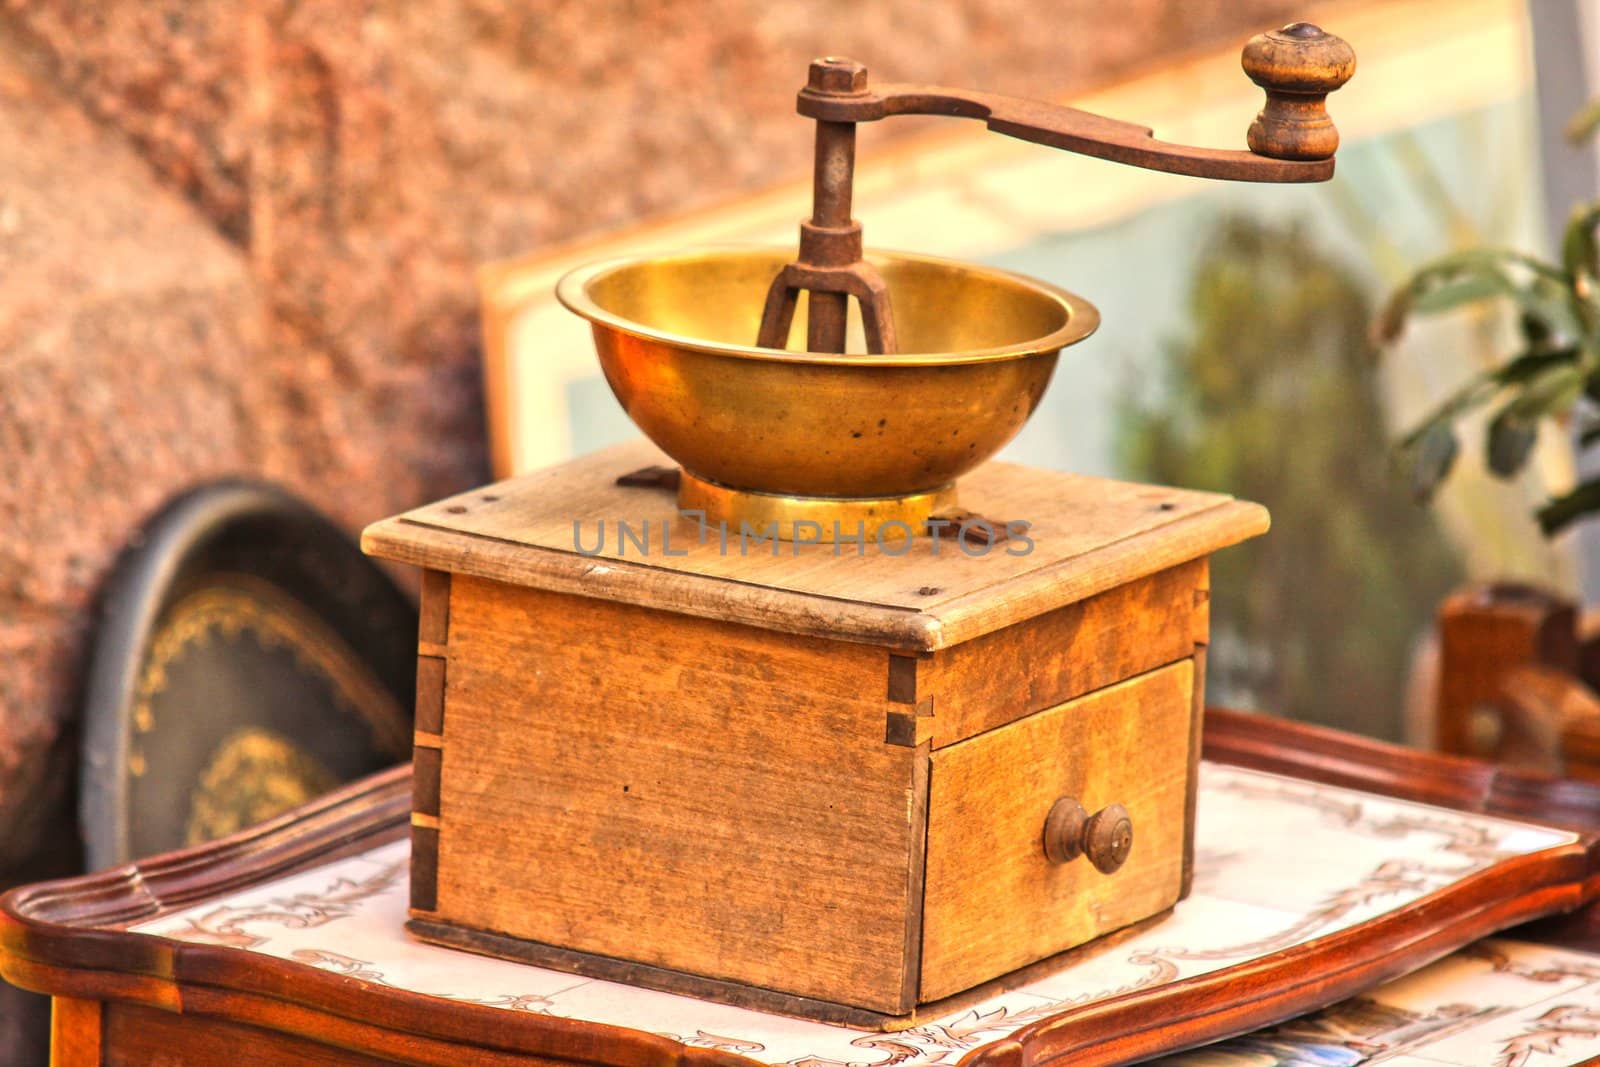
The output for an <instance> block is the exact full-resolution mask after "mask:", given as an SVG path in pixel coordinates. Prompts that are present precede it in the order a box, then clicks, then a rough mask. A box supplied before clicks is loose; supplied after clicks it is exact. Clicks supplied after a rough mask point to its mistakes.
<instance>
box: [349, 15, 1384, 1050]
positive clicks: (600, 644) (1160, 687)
mask: <svg viewBox="0 0 1600 1067" xmlns="http://www.w3.org/2000/svg"><path fill="white" fill-rule="evenodd" d="M1354 67H1355V58H1354V55H1353V53H1352V52H1351V50H1350V48H1349V46H1348V45H1346V44H1345V43H1344V42H1343V41H1341V40H1339V39H1338V38H1337V37H1334V36H1331V35H1329V34H1326V33H1324V32H1323V31H1322V30H1320V29H1318V28H1317V27H1315V26H1311V25H1308V24H1305V23H1296V24H1294V25H1291V26H1287V27H1284V28H1283V29H1281V30H1277V31H1274V32H1272V33H1267V34H1262V35H1260V36H1258V37H1255V38H1253V39H1252V40H1251V41H1250V42H1249V43H1248V44H1247V45H1246V47H1245V50H1244V68H1245V71H1246V72H1247V73H1248V74H1249V76H1250V77H1251V78H1252V79H1253V80H1254V81H1255V82H1256V83H1257V84H1259V85H1261V86H1262V87H1263V88H1264V89H1265V90H1266V94H1267V102H1266V106H1265V107H1264V108H1263V109H1262V111H1261V113H1260V115H1259V116H1257V118H1256V120H1255V122H1254V124H1252V125H1251V127H1250V129H1249V134H1248V144H1249V149H1250V150H1249V151H1228V150H1220V149H1207V148H1192V147H1186V146H1182V145H1175V144H1168V143H1165V142H1162V141H1158V140H1155V139H1154V138H1153V137H1152V135H1151V131H1149V130H1148V129H1145V128H1143V127H1139V126H1135V125H1131V124H1128V123H1125V122H1119V121H1116V120H1113V119H1108V118H1103V117H1101V116H1098V115H1092V114H1089V113H1086V112H1082V111H1077V110H1074V109H1072V108H1066V107H1060V106H1056V105H1052V104H1046V103H1041V102H1038V101H1030V100H1017V99H1010V98H1006V97H1000V96H992V95H989V94H984V93H975V92H967V91H963V90H957V89H946V88H941V87H937V86H918V85H894V84H890V85H880V86H873V85H871V84H869V82H868V80H867V75H866V71H865V70H864V68H862V67H861V66H860V65H859V64H857V63H854V62H851V61H849V60H843V59H823V60H819V61H817V62H815V63H814V64H812V67H811V73H810V79H809V81H808V84H807V85H806V87H805V88H804V89H802V90H801V91H800V95H799V111H800V114H802V115H804V116H806V117H808V118H811V119H814V120H816V123H817V133H816V173H815V179H814V181H815V200H814V210H813V213H812V217H811V218H810V220H808V221H806V222H803V223H802V224H801V231H800V251H799V256H798V258H793V257H791V256H790V255H788V254H785V253H784V252H783V251H781V250H778V251H774V250H766V249H715V250H708V251H694V252H685V253H681V254H676V255H669V256H665V257H660V258H650V259H630V260H617V261H611V262H607V263H600V264H596V265H594V266H590V267H586V268H583V269H580V270H578V271H575V272H573V273H572V274H570V275H568V276H567V277H566V278H565V279H563V280H562V282H561V283H560V287H559V295H560V297H561V299H562V301H563V302H564V303H566V305H567V306H568V307H569V308H571V309H572V310H574V311H576V312H577V313H578V314H580V315H583V316H585V317H586V318H588V319H590V320H591V321H592V323H593V328H594V337H595V344H596V348H597V350H598V353H599V357H600V363H601V366H602V368H603V369H604V372H605V375H606V378H607V380H608V381H609V382H610V384H611V387H612V389H613V390H614V391H615V393H616V395H617V397H618V399H619V400H620V401H621V402H622V405H623V407H624V408H625V409H626V410H627V412H628V414H629V415H630V416H631V417H632V418H633V420H634V421H635V422H636V423H637V424H638V426H639V428H640V429H641V430H643V431H644V433H645V435H646V436H647V437H648V438H649V439H650V441H651V442H653V443H654V446H656V447H652V446H651V445H648V444H645V443H644V442H639V443H637V444H631V445H625V446H620V447H618V448H615V449H611V450H608V451H604V452H600V453H596V454H592V455H589V456H585V457H583V458H580V459H577V460H574V461H572V462H570V463H566V464H563V465H561V466H557V467H554V468H550V469H547V470H542V471H538V472H535V473H533V474H529V475H525V476H522V477H517V478H513V479H510V480H508V481H505V482H501V483H499V484H496V485H493V486H489V487H487V488H484V489H481V490H475V491H473V492H469V493H463V494H461V495H459V496H456V497H452V498H450V499H447V500H443V501H440V502H438V503H435V504H431V505H428V506H426V507H422V508H418V509H416V510H414V511H412V512H409V513H407V514H405V515H401V516H399V517H396V518H393V519H388V520H385V521H383V522H379V523H377V524H375V525H373V526H372V527H370V528H369V529H368V530H367V531H366V534H365V537H364V546H365V548H366V550H367V551H368V552H370V553H372V554H374V555H379V556H384V557H387V558H390V559H395V560H400V561H403V562H406V563H411V564H415V565H417V566H420V567H422V568H423V570H424V575H423V600H422V619H421V630H420V633H419V642H418V653H419V659H418V692H417V713H416V738H415V742H416V748H415V772H414V774H415V802H414V814H413V816H412V872H411V920H410V923H409V928H410V929H411V930H412V931H413V932H414V933H415V934H416V935H417V936H419V937H422V938H424V939H426V940H429V941H436V942H440V943H444V944H449V945H456V946H459V947H463V948H467V949H471V950H474V951H478V952H485V953H490V954H494V955H498V956H504V957H507V958H510V959H516V960H526V961H531V962H535V963H539V964H541V965H545V966H551V967H557V968H562V969H566V970H570V971H574V972H577V973H581V974H588V975H596V976H601V977H608V978H615V979H619V980H624V981H629V982H633V983H635V984H642V985H648V986H653V987H657V988H661V989H666V990H673V991H679V992H686V993H691V994H694V995H697V996H702V997H711V998H717V999H724V1000H727V1001H730V1002H733V1003H738V1004H746V1005H754V1006H760V1007H765V1008H769V1009H772V1010H779V1011H785V1012H790V1013H794V1014H797V1015H803V1016H808V1017H811V1018H818V1019H825V1020H831V1021H835V1022H844V1023H849V1024H852V1025H858V1026H864V1027H875V1028H885V1029H887V1028H894V1027H898V1026H904V1025H907V1024H908V1023H910V1022H912V1021H914V1020H915V1019H916V1018H918V1017H919V1016H921V1015H925V1014H927V1013H929V1012H931V1011H938V1010H944V1009H946V1008H948V1006H949V1004H950V1001H951V998H953V997H963V996H967V995H971V994H975V993H981V992H984V991H987V990H989V989H992V988H993V987H994V985H995V983H997V982H1003V981H1006V980H1008V979H1009V978H1011V977H1012V976H1014V975H1015V974H1016V973H1017V972H1019V971H1021V970H1023V969H1025V968H1027V969H1030V973H1031V972H1032V970H1036V969H1038V968H1044V967H1050V966H1053V965H1055V963H1056V961H1055V960H1054V959H1053V958H1054V957H1058V956H1059V954H1061V953H1063V952H1065V951H1066V950H1068V949H1071V948H1073V947H1075V946H1078V945H1081V944H1083V943H1085V942H1087V941H1090V940H1092V939H1094V938H1096V937H1099V936H1101V935H1103V934H1106V933H1109V932H1111V931H1114V930H1117V929H1120V928H1122V927H1125V926H1128V925H1130V924H1132V923H1136V922H1140V921H1142V920H1146V919H1150V918H1152V917H1154V916H1157V915H1160V914H1161V913H1163V912H1164V911H1166V910H1167V909H1169V908H1171V907H1172V906H1173V905H1174V904H1175V903H1176V902H1177V901H1178V900H1180V899H1181V898H1182V897H1183V896H1184V895H1185V894H1186V893H1187V891H1188V887H1189V884H1190V879H1191V876H1192V872H1191V863H1192V858H1193V827H1194V806H1195V785H1196V768H1197V763H1198V759H1199V743H1200V721H1201V709H1202V703H1203V691H1204V670H1205V648H1206V644H1207V640H1208V614H1207V599H1208V579H1207V557H1208V555H1209V554H1210V553H1211V552H1213V551H1215V550H1217V549H1219V548H1222V547H1225V546H1227V545H1230V544H1234V543H1236V542H1238V541H1241V540H1244V539H1246V538H1249V537H1253V536H1255V535H1258V534H1260V533H1262V532H1264V531H1265V530H1266V528H1267V521H1268V520H1267V514H1266V512H1265V510H1264V509H1262V508H1261V507H1259V506H1258V505H1255V504H1249V503H1244V502H1241V501H1236V500H1233V499H1231V498H1229V497H1226V496H1221V495H1217V494H1212V493H1199V492H1190V491H1185V490H1179V489H1168V488H1161V487H1155V486H1144V485H1132V484H1125V483H1118V482H1112V481H1105V480H1101V479H1095V478H1088V477H1083V476H1079V475H1074V474H1066V473H1059V472H1055V471H1045V470H1032V469H1027V468H1023V467H1018V466H1014V465H1010V464H1000V463H986V461H987V460H988V459H989V457H991V456H992V455H993V454H994V453H995V452H996V451H997V450H999V449H1000V447H1001V446H1003V445H1004V444H1005V443H1006V442H1007V441H1008V440H1010V439H1011V438H1012V437H1013V436H1014V435H1015V434H1016V433H1017V432H1018V430H1020V429H1021V427H1022V425H1023V423H1024V422H1025V421H1026V420H1027V418H1028V416H1029V415H1030V414H1031V413H1032V412H1033V410H1034V409H1035V408H1036V407H1037V405H1038V403H1039V400H1040V397H1041V396H1042V394H1043V392H1044V389H1045V387H1046V385H1047V384H1048V382H1049V379H1050V375H1051V372H1052V371H1053V370H1054V367H1055V363H1056V360H1057V358H1058V356H1059V353H1060V350H1061V349H1062V348H1063V347H1065V346H1067V345H1070V344H1073V343H1075V342H1077V341H1080V340H1082V339H1083V338H1085V337H1087V336H1088V335H1089V334H1090V333H1091V332H1093V330H1094V328H1095V326H1096V325H1097V322H1098V315H1097V313H1096V312H1095V310H1094V308H1093V307H1091V306H1090V305H1089V304H1088V303H1086V302H1085V301H1084V300H1082V299H1081V298H1079V297H1076V296H1074V295H1072V294H1071V293H1068V292H1065V291H1063V290H1060V289H1057V288H1055V287H1053V286H1049V285H1045V284H1042V283H1040V282H1037V281H1034V280H1031V279H1028V278H1023V277H1019V276H1017V275H1013V274H1008V273H1005V272H1002V271H998V270H991V269H987V268H982V267H977V266H972V265H969V264H965V263H957V262H950V261H945V260H937V259H930V258H926V257H921V256H915V255H908V254H902V253H889V252H878V251H873V250H868V249H865V248H864V246H863V244H862V236H861V226H860V224H859V223H857V222H856V221H855V220H854V219H852V218H851V213H850V200H851V177H852V170H853V167H854V155H855V126H856V124H857V123H860V122H871V121H877V120H881V119H885V118H888V117H890V116H893V115H904V114H924V115H951V116H958V117H965V118H977V119H982V120H983V121H984V122H985V123H987V125H988V126H989V128H990V129H992V130H995V131H997V132H1000V133H1005V134H1009V135H1011V136H1014V137H1020V138H1023V139H1026V140H1031V141H1037V142H1039V143H1041V144H1044V145H1048V146H1051V147H1055V148H1062V149H1067V150H1070V151H1075V152H1081V153H1085V154H1088V155H1093V156H1099V157H1102V158H1104V159H1108V160H1113V161H1116V162H1121V163H1130V164H1133V165H1136V166H1141V167H1147V168H1151V169H1157V170H1165V171H1172V172H1175V173H1179V174H1189V175H1196V176H1200V177H1210V178H1223V179H1232V180H1240V181H1268V182H1307V181H1322V180H1325V179H1327V178H1328V177H1329V176H1331V175H1332V173H1333V153H1334V149H1335V148H1336V146H1337V144H1338V134H1337V132H1336V131H1335V130H1334V127H1333V124H1332V122H1331V121H1330V120H1329V118H1328V115H1327V112H1326V110H1325V108H1324V98H1325V96H1326V94H1327V93H1328V92H1330V91H1332V90H1334V89H1336V88H1338V87H1339V86H1340V85H1342V84H1343V83H1344V82H1345V81H1346V80H1347V79H1348V78H1349V77H1350V75H1351V74H1352V73H1353V71H1354ZM657 449H659V451H658V450H657Z"/></svg>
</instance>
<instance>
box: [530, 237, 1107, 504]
mask: <svg viewBox="0 0 1600 1067" xmlns="http://www.w3.org/2000/svg"><path fill="white" fill-rule="evenodd" d="M792 258H793V252H792V250H789V249H765V248H723V249H709V250H699V251H690V252H683V253H678V254H674V255H667V256H660V257H652V258H627V259H614V260H609V261H606V262H602V263H595V264H591V265H589V266H586V267H580V268H579V269H577V270H574V271H572V272H571V273H569V274H567V275H566V276H565V277H563V278H562V279H561V281H560V282H559V283H558V285H557V287H556V295H557V297H558V298H559V299H560V300H561V302H562V303H563V304H565V305H566V306H567V308H569V309H570V310H572V311H574V312H576V313H577V314H579V315H582V316H583V317H584V318H586V319H588V320H589V321H590V322H591V323H593V329H594V340H595V348H596V349H597V351H598V353H599V356H600V366H601V368H602V370H603V371H604V372H605V376H606V380H607V381H608V382H609V383H610V384H611V389H612V391H613V392H614V393H615V394H616V396H617V399H618V400H619V401H621V403H622V406H623V408H624V410H626V411H627V413H628V415H629V417H630V418H632V419H633V421H634V422H635V423H636V424H637V425H638V427H639V429H641V430H643V431H644V433H645V436H647V437H649V438H650V440H652V441H654V442H655V443H656V445H657V446H659V447H660V448H661V450H662V451H664V452H666V453H667V455H669V456H671V457H672V458H673V459H674V460H676V461H677V462H678V463H680V464H681V465H682V466H683V469H684V474H685V476H686V477H685V479H684V490H683V492H682V494H681V495H680V500H681V502H682V503H683V504H684V506H697V507H698V506H708V505H709V510H710V511H711V512H712V518H719V517H720V518H732V519H734V520H735V521H737V519H740V518H751V519H762V520H763V521H765V519H770V518H778V519H786V518H788V519H793V518H805V519H818V520H820V521H823V522H824V524H826V521H827V520H828V519H834V518H842V519H845V520H847V521H850V522H852V523H853V521H854V520H855V519H856V518H858V517H860V518H865V519H867V520H868V523H869V526H871V525H872V524H873V522H874V521H884V520H886V519H887V518H891V517H893V518H901V519H904V520H905V521H907V522H918V521H920V519H922V518H926V517H927V515H928V514H929V513H930V512H931V510H933V509H934V508H937V507H945V506H949V505H950V504H951V503H953V500H954V497H953V491H952V487H953V486H954V483H955V480H956V479H957V478H959V477H960V476H961V475H962V474H965V473H966V472H967V471H969V470H972V469H973V468H974V467H976V466H978V465H979V464H980V463H982V462H984V461H985V460H987V459H988V458H989V457H990V456H992V455H994V454H995V452H997V451H999V450H1000V448H1001V447H1002V446H1004V445H1005V443H1006V442H1007V441H1010V440H1011V439H1012V438H1013V437H1015V436H1016V434H1017V432H1018V431H1019V430H1021V429H1022V426H1023V424H1024V423H1025V422H1027V421H1028V417H1029V416H1030V415H1032V414H1033V411H1034V408H1036V407H1037V406H1038V404H1039V399H1040V397H1041V396H1043V394H1044V391H1045V387H1046V386H1047V385H1048V384H1049V382H1050V375H1051V373H1052V372H1053V371H1054V370H1055V365H1056V358H1057V356H1058V355H1059V353H1060V350H1061V349H1062V348H1063V347H1064V346H1066V345H1069V344H1072V343H1074V342H1076V341H1081V340H1082V339H1083V338H1085V337H1087V336H1089V334H1091V333H1093V332H1094V329H1095V327H1096V326H1098V325H1099V322H1100V315H1099V312H1097V311H1096V310H1095V308H1094V307H1093V305H1091V304H1089V303H1088V302H1087V301H1085V300H1083V299H1082V298H1080V297H1077V296H1074V295H1073V294H1071V293H1069V292H1066V291H1065V290H1062V289H1058V288H1056V287H1055V286H1052V285H1046V284H1044V283H1043V282H1038V281H1034V280H1033V279H1031V278H1025V277H1022V276H1021V275H1017V274H1011V273H1008V272H1006V271H1001V270H994V269H992V268H989V267H980V266H974V265H972V264H969V263H960V262H956V261H953V260H945V259H934V258H931V257H927V256H915V255H907V254H904V253H898V252H869V253H868V255H867V258H868V259H869V260H870V261H871V262H872V263H873V265H874V266H876V267H877V268H878V270H879V271H880V272H881V273H882V275H883V277H884V279H885V281H887V283H888V286H889V293H890V296H891V299H892V301H893V307H894V316H895V328H896V330H897V332H898V334H899V339H900V346H901V347H902V348H903V349H904V350H905V351H904V352H902V353H896V354H893V355H865V354H854V353H847V354H844V355H838V354H832V353H818V352H805V351H796V350H792V349H791V350H786V351H785V350H778V349H769V348H756V347H754V346H753V345H752V344H751V342H752V341H753V340H754V339H755V336H756V331H757V328H758V327H759V326H760V322H761V310H762V305H763V302H764V301H765V299H766V293H767V287H768V286H769V285H770V284H771V282H772V279H773V278H774V277H775V276H776V275H777V273H778V271H779V270H780V269H781V268H782V267H783V265H784V264H785V263H786V262H788V261H789V260H790V259H792ZM805 319H806V295H805V294H804V293H802V294H801V297H800V306H799V308H798V310H797V311H796V314H795V320H794V329H793V331H792V333H791V337H790V344H791V345H794V346H803V345H804V343H805ZM851 319H852V323H851V333H852V334H853V337H854V345H853V346H852V347H855V348H860V349H862V350H863V352H864V348H865V346H864V345H863V344H862V342H861V331H860V323H859V321H857V311H856V309H855V308H854V307H852V308H851Z"/></svg>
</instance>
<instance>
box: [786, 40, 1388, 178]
mask: <svg viewBox="0 0 1600 1067" xmlns="http://www.w3.org/2000/svg"><path fill="white" fill-rule="evenodd" d="M1241 62H1242V65H1243V67H1244V70H1245V73H1246V74H1247V75H1249V77H1250V80H1251V81H1253V82H1255V83H1256V84H1257V85H1259V86H1261V88H1262V89H1264V90H1265V91H1266V95H1267V100H1266V104H1265V106H1264V107H1263V108H1262V109H1261V113H1260V114H1259V115H1257V116H1256V120H1255V122H1253V123H1252V124H1251V126H1250V129H1249V133H1248V135H1247V138H1246V143H1247V144H1248V145H1249V146H1250V150H1249V151H1248V152H1246V151H1240V150H1228V149H1220V148H1200V147H1195V146H1191V145H1180V144H1172V143H1170V142H1167V141H1160V140H1157V139H1156V138H1155V136H1154V135H1153V133H1152V131H1151V130H1150V129H1149V128H1148V127H1145V126H1140V125H1138V124H1137V123H1132V122H1123V121H1121V120H1119V119H1112V118H1106V117H1105V116H1103V115H1096V114H1093V113H1092V112H1088V111H1080V110H1079V109H1077V108H1072V107H1063V106H1061V105H1059V104H1051V103H1046V102H1045V101H1042V100H1026V99H1020V98H1017V97H1010V96H1000V95H997V94H994V93H983V92H976V91H971V90H966V89H950V88H946V87H944V86H938V85H909V84H893V83H891V84H886V85H881V86H877V87H873V88H869V87H868V86H867V79H866V69H865V68H864V67H862V66H861V65H860V64H858V63H855V62H854V61H852V60H846V59H825V60H818V61H817V62H816V63H814V64H813V65H812V77H811V80H810V83H809V84H808V85H807V86H806V87H805V88H804V89H802V90H800V96H799V102H798V110H799V112H800V114H802V115H804V116H806V117H808V118H812V119H817V120H819V121H822V122H839V123H858V122H875V121H878V120H880V119H885V118H889V117H890V116H892V115H946V116H951V117H955V118H970V119H979V120H982V121H983V122H984V123H986V124H987V125H988V127H989V129H991V130H994V131H995V132H996V133H1003V134H1006V135H1007V136H1010V137H1017V138H1020V139H1022V140H1024V141H1033V142H1035V143H1037V144H1042V145H1047V146H1049V147H1051V148H1060V149H1064V150H1066V151H1069V152H1078V153H1080V154H1082V155H1087V156H1094V157H1096V158H1099V159H1108V160H1112V161H1114V162H1117V163H1128V164H1131V165H1133V166H1136V167H1144V168H1145V169H1147V170H1159V171H1168V172H1170V173H1173V174H1186V175H1191V176H1193V177H1199V178H1220V179H1224V180H1229V181H1246V182H1320V181H1326V180H1328V179H1329V178H1331V177H1332V176H1333V154H1334V151H1335V149H1337V148H1338V146H1339V132H1338V130H1337V129H1335V128H1334V125H1333V120H1332V119H1331V118H1329V116H1328V110H1327V104H1326V101H1327V95H1328V94H1329V93H1330V92H1333V91H1334V90H1335V89H1338V88H1339V87H1340V86H1341V85H1343V84H1344V83H1345V82H1347V81H1349V80H1350V76H1351V75H1352V74H1354V73H1355V66H1356V60H1355V52H1354V51H1353V50H1352V49H1351V48H1350V46H1349V45H1348V44H1346V43H1345V42H1344V41H1343V40H1341V39H1340V38H1338V37H1335V36H1334V35H1333V34H1330V33H1326V32H1324V31H1323V30H1321V29H1319V28H1318V27H1316V26H1313V25H1311V24H1310V23H1307V22H1296V23H1293V24H1291V25H1288V26H1285V27H1283V28H1282V29H1280V30H1273V31H1271V32H1269V33H1263V34H1258V35H1256V36H1255V37H1252V38H1251V39H1250V41H1249V42H1248V43H1247V44H1246V45H1245V46H1244V52H1243V55H1242V57H1241ZM845 70H849V71H850V75H849V76H848V77H840V75H841V73H843V71H845ZM819 75H821V76H819ZM840 90H844V91H840Z"/></svg>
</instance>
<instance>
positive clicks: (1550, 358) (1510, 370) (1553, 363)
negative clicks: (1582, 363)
mask: <svg viewBox="0 0 1600 1067" xmlns="http://www.w3.org/2000/svg"><path fill="white" fill-rule="evenodd" d="M1577 359H1578V349H1577V348H1573V347H1568V348H1552V349H1550V350H1548V351H1544V352H1524V353H1522V355H1520V356H1517V357H1516V358H1515V359H1510V360H1507V361H1506V362H1505V363H1502V364H1501V365H1500V366H1499V367H1497V368H1496V369H1494V370H1492V371H1490V372H1489V374H1488V375H1487V376H1488V377H1489V378H1491V379H1493V380H1494V381H1496V382H1498V383H1499V384H1501V385H1522V384H1524V383H1526V382H1531V381H1533V380H1534V379H1535V378H1537V377H1538V376H1539V375H1541V374H1543V373H1544V372H1545V371H1547V370H1551V369H1553V368H1555V367H1560V366H1562V365H1564V364H1572V363H1575V362H1576V361H1577Z"/></svg>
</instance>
